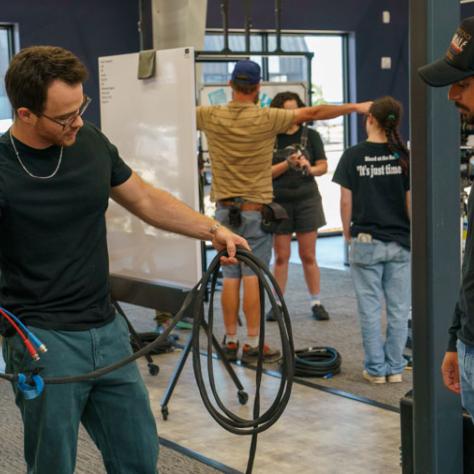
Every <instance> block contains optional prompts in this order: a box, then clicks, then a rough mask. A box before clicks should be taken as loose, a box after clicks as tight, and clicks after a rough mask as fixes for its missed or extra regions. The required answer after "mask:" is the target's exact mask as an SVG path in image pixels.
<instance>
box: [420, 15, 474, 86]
mask: <svg viewBox="0 0 474 474" xmlns="http://www.w3.org/2000/svg"><path fill="white" fill-rule="evenodd" d="M418 74H419V75H420V76H421V78H422V79H423V80H424V81H425V82H426V83H427V84H429V85H430V86H433V87H442V86H447V85H449V84H454V83H455V82H459V81H461V80H462V79H465V78H466V77H469V76H474V16H471V17H469V18H466V19H465V20H463V22H462V23H461V25H460V26H459V28H458V29H457V30H456V33H454V36H453V39H452V40H451V44H450V45H449V48H448V50H447V51H446V54H445V56H444V58H442V59H438V60H437V61H434V62H432V63H431V64H427V65H426V66H422V67H420V68H419V69H418Z"/></svg>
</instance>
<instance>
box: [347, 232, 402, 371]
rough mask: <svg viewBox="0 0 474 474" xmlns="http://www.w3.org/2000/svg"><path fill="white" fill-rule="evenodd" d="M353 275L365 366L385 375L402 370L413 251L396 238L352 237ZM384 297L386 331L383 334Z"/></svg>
mask: <svg viewBox="0 0 474 474" xmlns="http://www.w3.org/2000/svg"><path fill="white" fill-rule="evenodd" d="M349 261H350V264H351V276H352V281H353V284H354V288H355V292H356V296H357V305H358V309H359V317H360V325H361V331H362V340H363V344H364V351H365V362H364V366H365V370H367V372H368V373H369V374H370V375H374V376H386V375H392V374H399V373H401V372H402V371H403V369H404V367H405V365H406V360H405V359H404V358H403V350H404V348H405V344H406V340H407V332H408V316H409V312H410V299H411V293H410V286H411V285H410V252H409V251H408V250H407V249H405V248H403V247H402V246H400V245H399V244H397V243H396V242H381V241H379V240H374V241H372V242H370V243H366V242H358V241H356V240H352V242H351V250H350V255H349ZM382 297H385V304H386V310H387V332H386V335H385V341H384V340H383V337H382V328H381V320H382Z"/></svg>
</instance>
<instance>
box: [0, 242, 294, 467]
mask: <svg viewBox="0 0 474 474" xmlns="http://www.w3.org/2000/svg"><path fill="white" fill-rule="evenodd" d="M225 255H227V253H226V252H225V251H221V252H219V253H218V254H217V255H216V257H215V258H214V259H213V260H212V262H211V264H210V265H209V269H208V271H207V272H206V273H205V274H204V276H203V277H202V279H201V281H200V282H199V283H198V284H197V285H196V286H195V287H194V288H193V289H192V290H191V291H190V292H189V293H188V295H187V296H186V298H185V300H184V302H183V305H182V306H181V309H180V310H179V311H178V313H177V314H176V316H175V317H174V318H173V319H172V321H171V323H170V325H169V327H168V328H166V330H165V331H163V333H162V334H160V336H158V337H157V338H156V339H155V340H154V341H153V342H151V343H150V344H147V345H146V346H144V347H143V348H142V349H140V350H139V351H137V352H135V353H134V354H132V355H130V356H129V357H127V358H125V359H122V360H120V361H118V362H116V363H115V364H111V365H108V366H106V367H103V368H101V369H98V370H94V371H92V372H89V373H86V374H82V375H76V376H71V377H45V378H44V379H43V380H44V383H45V384H63V383H73V382H83V381H86V380H92V379H96V378H98V377H101V376H103V375H105V374H108V373H109V372H112V371H114V370H117V369H119V368H121V367H123V366H124V365H126V364H129V363H130V362H133V361H135V360H137V359H138V358H139V357H142V356H144V355H146V354H148V353H149V352H151V351H153V350H154V349H155V348H157V347H159V346H160V345H161V344H163V342H164V341H165V340H166V339H167V338H168V336H169V334H170V333H171V331H172V330H173V329H174V327H175V326H176V324H177V323H178V322H179V321H180V320H181V319H182V318H183V317H184V315H185V314H186V312H187V310H188V308H189V307H190V306H191V304H193V303H194V325H193V367H194V375H195V378H196V383H197V385H198V388H199V392H200V394H201V398H202V400H203V402H204V405H205V406H206V408H207V410H208V411H209V413H210V415H211V416H212V417H213V418H214V419H215V420H216V421H217V423H219V424H220V425H221V426H222V427H223V428H225V429H226V430H228V431H230V432H231V433H235V434H238V435H251V436H252V441H251V448H250V453H249V461H248V465H247V471H246V472H247V473H248V474H250V473H251V472H252V466H253V462H254V459H255V452H256V447H257V434H258V433H260V432H262V431H264V430H266V429H268V428H270V426H272V425H273V424H274V423H275V422H276V421H277V420H278V418H279V417H280V416H281V414H282V413H283V411H284V409H285V407H286V406H287V404H288V400H289V398H290V394H291V388H292V385H293V376H294V366H295V353H294V346H293V335H292V331H291V323H290V317H289V314H288V310H287V307H286V304H285V302H284V300H283V295H282V293H281V291H280V288H279V287H278V284H277V282H276V280H275V279H274V277H273V275H272V274H271V273H270V272H269V271H268V269H267V268H266V265H265V264H264V263H263V262H261V261H260V260H259V259H258V258H256V257H255V256H254V255H252V254H251V253H250V252H247V251H245V250H241V249H238V250H237V255H236V257H237V259H238V260H240V261H241V262H242V263H245V264H246V265H248V266H249V267H250V268H251V269H252V270H253V271H254V272H255V274H256V275H257V277H258V281H259V292H260V314H261V318H260V338H259V354H260V356H259V358H258V362H257V373H256V389H255V397H254V407H253V416H254V418H253V419H251V420H247V419H244V418H241V417H239V416H238V415H236V414H235V413H233V412H232V411H231V410H229V409H228V408H226V407H225V405H224V404H223V402H222V400H221V399H220V397H219V395H218V394H217V389H216V384H215V380H214V370H213V360H214V359H213V357H212V327H213V318H214V313H213V302H214V293H215V287H216V282H217V275H218V272H219V268H220V257H222V256H225ZM211 277H212V281H211V292H210V304H209V313H208V314H209V317H208V330H207V340H208V344H207V355H208V357H207V367H208V377H209V384H210V386H211V392H212V396H213V397H214V401H215V403H216V404H217V406H218V407H219V408H220V409H221V411H222V413H221V412H219V411H218V410H217V409H216V408H215V406H214V405H213V404H212V402H211V400H210V397H209V395H208V393H207V390H206V386H205V383H204V378H203V375H202V369H201V360H200V347H199V337H200V330H201V322H202V321H203V320H205V317H204V301H205V296H206V288H207V285H208V282H209V281H210V279H211ZM269 282H270V283H271V286H270V284H269ZM272 288H273V291H272ZM265 292H266V294H267V296H268V298H269V299H270V303H271V306H272V309H273V311H274V312H275V314H278V316H277V322H278V328H279V332H280V337H281V341H282V364H281V379H280V386H279V389H278V393H277V395H276V397H275V400H274V401H273V403H272V404H271V406H270V407H269V408H268V410H267V411H266V412H265V413H263V414H262V415H260V385H261V379H262V373H263V356H262V354H263V344H264V341H265V318H264V314H265V298H264V296H265ZM273 292H274V293H273ZM274 294H276V295H277V298H278V305H279V306H280V305H281V309H280V311H278V310H277V309H278V308H277V300H276V298H275V296H274ZM0 379H4V380H8V381H10V382H16V381H17V380H18V374H2V373H0Z"/></svg>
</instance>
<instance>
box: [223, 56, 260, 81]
mask: <svg viewBox="0 0 474 474" xmlns="http://www.w3.org/2000/svg"><path fill="white" fill-rule="evenodd" d="M261 79H262V76H261V70H260V66H259V65H258V64H257V63H256V62H254V61H249V60H245V61H238V62H237V64H236V65H235V67H234V70H233V71H232V76H231V81H232V82H235V83H236V84H247V85H253V84H258V83H259V82H260V80H261Z"/></svg>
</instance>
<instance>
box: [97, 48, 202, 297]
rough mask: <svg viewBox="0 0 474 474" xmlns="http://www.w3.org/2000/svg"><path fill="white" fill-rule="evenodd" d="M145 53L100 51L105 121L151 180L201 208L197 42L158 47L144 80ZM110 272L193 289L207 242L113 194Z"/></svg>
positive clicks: (110, 134)
mask: <svg viewBox="0 0 474 474" xmlns="http://www.w3.org/2000/svg"><path fill="white" fill-rule="evenodd" d="M137 70H138V53H133V54H123V55H118V56H107V57H101V58H99V76H100V110H101V128H102V131H103V132H104V133H105V135H106V136H107V137H108V138H109V139H110V141H111V142H112V143H113V144H114V145H116V146H117V148H118V150H119V152H120V156H121V157H122V158H123V159H124V160H125V162H126V163H127V164H128V165H129V166H130V167H131V168H132V169H133V170H134V171H136V172H137V173H138V174H139V175H140V176H141V177H142V178H143V179H144V180H146V181H147V182H149V183H151V184H153V185H154V186H156V187H158V188H162V189H165V190H166V191H169V192H171V193H172V194H173V195H174V196H175V197H177V198H179V199H181V200H182V201H184V202H185V203H186V204H188V205H189V206H190V207H192V208H193V209H196V210H198V209H199V189H198V170H197V157H196V150H197V144H196V112H195V83H194V49H193V48H178V49H168V50H162V51H157V52H156V74H155V77H153V78H151V79H146V80H139V79H137ZM107 240H108V245H109V255H110V274H111V275H116V276H121V277H126V278H131V279H134V280H139V281H143V282H147V283H152V284H156V285H160V284H165V285H175V286H178V287H182V288H186V289H187V288H191V287H193V286H194V285H195V284H196V283H197V281H198V280H199V279H200V277H201V272H202V268H201V247H200V242H199V241H197V240H194V239H190V238H187V237H183V236H178V235H176V234H172V233H170V232H164V231H160V230H157V229H155V228H154V227H152V226H150V225H148V224H146V223H144V222H143V221H141V220H139V219H137V218H136V217H134V216H132V215H131V214H130V213H129V212H128V211H126V210H125V209H123V208H122V207H120V206H119V205H118V204H116V203H115V202H113V201H110V204H109V210H108V212H107Z"/></svg>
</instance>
